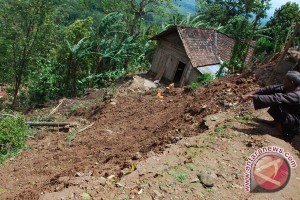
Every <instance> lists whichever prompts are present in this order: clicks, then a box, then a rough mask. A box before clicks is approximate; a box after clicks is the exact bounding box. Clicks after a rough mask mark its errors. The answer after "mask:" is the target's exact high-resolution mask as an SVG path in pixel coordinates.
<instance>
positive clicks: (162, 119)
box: [0, 73, 300, 199]
mask: <svg viewBox="0 0 300 200" xmlns="http://www.w3.org/2000/svg"><path fill="white" fill-rule="evenodd" d="M137 79H138V80H141V79H139V78H137ZM257 80H258V79H257V77H256V76H255V75H254V74H252V73H246V74H243V75H232V76H228V77H226V78H224V79H221V80H218V81H215V82H213V83H212V84H210V85H209V86H206V87H203V88H199V89H198V90H196V91H186V90H183V89H179V88H171V89H170V90H168V89H165V88H164V87H162V88H159V89H149V90H145V86H148V85H149V84H150V83H149V82H143V84H142V86H141V87H139V84H133V85H134V87H131V86H129V85H130V84H129V83H128V84H125V85H120V86H119V87H117V88H114V89H111V90H115V91H114V92H112V91H108V90H106V91H104V90H98V91H92V92H90V93H89V94H87V96H86V97H84V98H81V99H72V100H69V99H65V100H62V101H61V104H60V106H59V107H57V109H54V110H53V108H55V107H56V106H51V107H48V108H45V109H42V110H37V111H34V112H32V113H29V114H28V118H36V119H40V120H49V121H69V122H75V124H76V127H75V128H71V129H70V131H69V132H60V131H58V129H57V128H53V129H40V130H35V132H36V134H35V136H34V137H32V138H30V140H29V141H28V145H29V146H30V148H28V149H27V150H25V151H23V152H22V153H21V154H20V155H18V156H16V157H15V158H13V159H11V160H9V161H7V162H6V163H4V164H3V165H2V166H1V167H0V199H299V198H300V191H299V190H298V188H299V187H298V186H299V183H300V171H299V168H295V169H293V170H292V173H293V174H292V177H291V181H290V183H289V184H288V186H287V187H286V188H285V189H283V190H281V191H279V192H277V193H245V192H244V189H243V181H244V166H245V162H246V160H247V158H248V156H250V155H251V153H253V152H254V151H255V150H256V149H257V148H259V147H263V146H268V145H272V146H273V145H276V146H280V147H282V148H284V149H285V150H286V151H289V152H291V154H292V155H294V158H295V160H296V161H297V162H298V163H300V162H299V154H298V151H297V150H295V149H293V148H292V147H291V146H290V145H289V144H287V143H285V142H284V141H282V140H281V139H279V138H277V137H276V136H272V135H274V133H275V132H276V131H275V130H274V129H272V128H270V127H268V126H267V125H264V124H261V123H258V122H256V120H257V118H262V119H268V116H267V115H266V111H264V110H261V111H254V110H253V108H252V105H251V102H249V103H246V104H239V96H240V95H241V94H243V93H246V92H249V91H252V90H254V89H256V88H258V87H259V85H258V84H257ZM150 85H151V84H150ZM159 91H161V95H157V94H158V93H159ZM51 111H55V112H52V114H51V115H49V113H51Z"/></svg>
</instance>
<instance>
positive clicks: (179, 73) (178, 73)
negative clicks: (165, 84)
mask: <svg viewBox="0 0 300 200" xmlns="http://www.w3.org/2000/svg"><path fill="white" fill-rule="evenodd" d="M184 68H185V64H184V63H182V62H179V64H178V67H177V71H176V73H175V76H174V79H173V82H174V83H175V84H177V85H178V84H179V82H180V79H181V76H182V74H183V71H184Z"/></svg>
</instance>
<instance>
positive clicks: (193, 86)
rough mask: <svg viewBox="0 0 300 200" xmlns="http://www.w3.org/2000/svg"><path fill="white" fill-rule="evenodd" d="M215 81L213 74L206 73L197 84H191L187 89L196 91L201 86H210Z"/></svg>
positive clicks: (199, 78) (198, 79)
mask: <svg viewBox="0 0 300 200" xmlns="http://www.w3.org/2000/svg"><path fill="white" fill-rule="evenodd" d="M213 79H214V76H213V75H212V74H210V73H205V74H202V75H200V76H199V77H198V78H197V80H196V81H195V82H193V83H191V84H190V85H188V86H187V87H188V88H189V89H191V90H195V89H197V88H198V87H200V86H205V85H208V84H209V83H210V82H211V81H212V80H213Z"/></svg>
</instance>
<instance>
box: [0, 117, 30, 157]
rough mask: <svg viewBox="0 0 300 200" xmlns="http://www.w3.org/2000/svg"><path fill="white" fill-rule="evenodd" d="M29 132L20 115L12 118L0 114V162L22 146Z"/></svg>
mask: <svg viewBox="0 0 300 200" xmlns="http://www.w3.org/2000/svg"><path fill="white" fill-rule="evenodd" d="M29 133H30V132H29V128H28V126H27V125H26V123H25V120H24V118H23V117H22V116H17V117H16V118H13V117H2V116H1V115H0V162H3V161H4V160H5V159H6V158H8V157H11V156H13V155H15V154H16V153H18V152H19V151H20V150H21V149H22V148H24V147H25V142H26V139H27V137H28V135H29Z"/></svg>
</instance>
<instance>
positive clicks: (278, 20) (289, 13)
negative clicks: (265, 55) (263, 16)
mask: <svg viewBox="0 0 300 200" xmlns="http://www.w3.org/2000/svg"><path fill="white" fill-rule="evenodd" d="M299 21H300V10H299V5H298V4H297V3H291V2H287V3H286V4H284V5H282V6H281V7H280V8H279V9H276V10H275V12H274V15H273V16H272V17H271V19H270V21H268V23H267V24H266V27H268V28H270V31H268V32H267V34H268V35H269V36H270V37H271V38H273V43H274V44H275V46H274V51H278V50H281V49H282V48H283V46H284V44H285V43H286V41H287V38H288V36H290V35H291V33H292V29H293V28H294V26H295V25H296V23H297V22H299Z"/></svg>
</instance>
